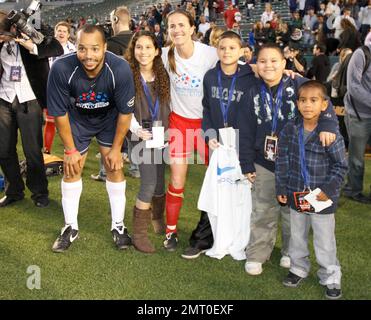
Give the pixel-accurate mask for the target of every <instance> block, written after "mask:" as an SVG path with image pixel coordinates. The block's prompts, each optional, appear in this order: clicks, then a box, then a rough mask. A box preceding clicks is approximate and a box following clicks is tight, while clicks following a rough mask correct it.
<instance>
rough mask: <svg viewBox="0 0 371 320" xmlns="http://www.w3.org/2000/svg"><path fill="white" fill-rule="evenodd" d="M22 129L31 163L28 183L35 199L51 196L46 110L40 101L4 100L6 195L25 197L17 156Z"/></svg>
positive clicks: (1, 146)
mask: <svg viewBox="0 0 371 320" xmlns="http://www.w3.org/2000/svg"><path fill="white" fill-rule="evenodd" d="M18 129H19V131H20V134H21V138H22V147H23V152H24V154H25V156H26V162H27V176H26V185H27V187H28V189H30V191H31V192H32V199H34V200H35V199H37V198H39V197H45V196H48V181H47V179H46V175H45V167H44V159H43V155H42V152H41V149H42V144H43V143H42V142H43V140H42V111H41V108H40V106H39V104H38V103H37V101H36V100H33V101H28V102H25V103H19V101H18V98H17V97H16V98H15V99H14V101H13V103H9V102H6V101H5V100H3V99H0V166H1V169H2V171H3V173H4V176H5V179H6V186H5V194H6V195H7V196H8V197H9V198H15V199H21V198H23V196H24V188H25V186H24V183H23V179H22V177H21V173H20V168H19V160H18V155H17V140H18Z"/></svg>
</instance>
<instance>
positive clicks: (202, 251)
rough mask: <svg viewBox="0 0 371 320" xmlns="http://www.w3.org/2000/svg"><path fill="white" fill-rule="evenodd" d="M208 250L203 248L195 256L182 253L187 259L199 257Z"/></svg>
mask: <svg viewBox="0 0 371 320" xmlns="http://www.w3.org/2000/svg"><path fill="white" fill-rule="evenodd" d="M206 251H207V250H201V251H200V252H199V253H197V254H195V255H193V256H188V255H186V254H182V255H181V257H182V258H184V259H187V260H192V259H197V258H198V257H199V256H200V255H201V254H202V253H205V252H206Z"/></svg>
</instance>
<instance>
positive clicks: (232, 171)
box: [198, 146, 252, 260]
mask: <svg viewBox="0 0 371 320" xmlns="http://www.w3.org/2000/svg"><path fill="white" fill-rule="evenodd" d="M198 209H199V210H203V211H206V212H207V214H208V217H209V220H210V225H211V230H212V232H213V237H214V244H213V246H212V248H211V249H209V250H208V251H206V255H207V256H209V257H212V258H217V259H222V258H223V257H224V256H225V255H227V254H230V255H231V256H232V258H233V259H235V260H244V259H246V254H245V248H246V246H247V244H248V243H249V239H250V216H251V211H252V200H251V184H250V182H248V181H247V180H246V179H245V177H244V176H243V174H242V172H241V167H240V162H239V160H238V156H237V152H236V150H235V149H231V148H226V147H224V146H220V147H219V148H217V149H216V150H214V151H213V154H212V156H211V159H210V164H209V167H208V168H207V171H206V174H205V178H204V182H203V184H202V188H201V192H200V196H199V199H198Z"/></svg>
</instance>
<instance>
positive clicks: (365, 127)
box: [344, 114, 371, 196]
mask: <svg viewBox="0 0 371 320" xmlns="http://www.w3.org/2000/svg"><path fill="white" fill-rule="evenodd" d="M345 125H346V127H347V131H348V136H349V146H348V154H349V171H348V179H347V180H348V181H347V184H346V186H345V188H344V193H345V194H346V195H347V196H354V195H357V194H359V193H361V192H362V190H363V176H364V171H365V160H364V155H365V150H366V144H367V142H368V141H369V139H370V137H371V118H366V119H362V121H359V120H358V118H357V117H356V116H352V115H348V114H346V115H345Z"/></svg>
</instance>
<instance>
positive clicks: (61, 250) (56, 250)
mask: <svg viewBox="0 0 371 320" xmlns="http://www.w3.org/2000/svg"><path fill="white" fill-rule="evenodd" d="M67 250H68V249H54V248H52V251H53V252H54V253H63V252H65V251H67Z"/></svg>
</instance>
